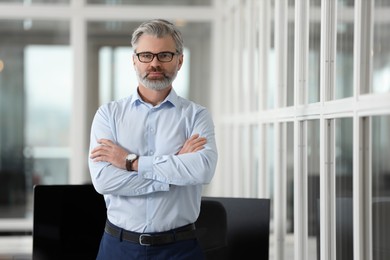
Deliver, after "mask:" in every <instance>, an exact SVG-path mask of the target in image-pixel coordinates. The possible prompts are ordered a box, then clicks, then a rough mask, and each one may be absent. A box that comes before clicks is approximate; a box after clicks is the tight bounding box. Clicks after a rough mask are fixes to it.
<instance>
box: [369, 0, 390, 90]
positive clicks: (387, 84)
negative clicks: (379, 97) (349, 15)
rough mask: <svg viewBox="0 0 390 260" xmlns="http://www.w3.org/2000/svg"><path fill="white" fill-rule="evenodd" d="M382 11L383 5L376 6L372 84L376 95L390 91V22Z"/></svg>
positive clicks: (386, 14)
mask: <svg viewBox="0 0 390 260" xmlns="http://www.w3.org/2000/svg"><path fill="white" fill-rule="evenodd" d="M375 3H377V2H376V1H375ZM381 3H384V2H381ZM382 9H383V8H381V5H376V8H375V11H374V15H373V17H374V39H373V56H372V57H373V61H372V63H373V64H372V66H373V78H372V83H371V84H372V92H374V93H383V92H389V91H390V44H389V42H390V20H389V18H388V12H383V10H382Z"/></svg>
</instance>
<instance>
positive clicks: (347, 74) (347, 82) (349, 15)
mask: <svg viewBox="0 0 390 260" xmlns="http://www.w3.org/2000/svg"><path fill="white" fill-rule="evenodd" d="M353 5H354V3H353V1H349V2H346V1H345V0H338V1H337V28H336V30H337V42H336V80H335V86H334V87H335V89H334V93H335V94H334V95H335V98H336V99H338V98H346V97H351V96H353V37H354V35H353V32H354V19H353V18H354V17H353V15H354V8H353Z"/></svg>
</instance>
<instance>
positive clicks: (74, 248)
mask: <svg viewBox="0 0 390 260" xmlns="http://www.w3.org/2000/svg"><path fill="white" fill-rule="evenodd" d="M33 214H34V216H33V259H34V260H46V259H59V260H61V259H85V260H88V259H95V258H96V255H97V252H98V248H99V244H100V240H101V236H102V234H103V231H104V225H105V221H106V206H105V202H104V199H103V196H102V195H100V194H99V193H97V192H96V191H95V189H94V187H93V186H92V184H86V185H37V186H35V187H34V213H33ZM269 221H270V200H269V199H249V198H230V197H203V198H202V203H201V211H200V215H199V217H198V220H197V221H196V226H197V229H198V230H197V232H198V233H197V234H198V238H199V242H200V245H201V247H202V248H203V250H204V252H205V254H206V257H207V259H212V260H217V259H224V260H226V259H253V258H252V257H253V256H255V259H257V260H261V259H264V260H265V259H267V260H268V254H269Z"/></svg>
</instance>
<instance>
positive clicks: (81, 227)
mask: <svg viewBox="0 0 390 260" xmlns="http://www.w3.org/2000/svg"><path fill="white" fill-rule="evenodd" d="M33 214H34V215H33V259H34V260H46V259H86V260H88V259H91V260H92V259H96V255H97V252H98V248H99V244H100V240H101V236H102V234H103V230H104V225H105V221H106V206H105V203H104V199H103V196H102V195H100V194H99V193H97V192H96V191H95V189H94V188H93V186H92V185H89V184H88V185H37V186H35V187H34V213H33Z"/></svg>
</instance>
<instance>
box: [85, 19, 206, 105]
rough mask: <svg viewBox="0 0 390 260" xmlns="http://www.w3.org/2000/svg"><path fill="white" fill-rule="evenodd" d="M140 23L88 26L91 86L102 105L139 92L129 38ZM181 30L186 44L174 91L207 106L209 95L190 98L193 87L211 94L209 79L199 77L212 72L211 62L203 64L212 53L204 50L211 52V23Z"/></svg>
mask: <svg viewBox="0 0 390 260" xmlns="http://www.w3.org/2000/svg"><path fill="white" fill-rule="evenodd" d="M140 23H141V22H119V21H118V22H115V21H111V22H89V23H88V27H87V28H88V29H87V30H88V39H87V40H88V43H87V44H88V50H89V51H88V64H89V70H88V72H89V77H88V85H89V88H90V89H94V92H96V93H97V94H96V95H98V96H97V97H96V100H100V101H99V104H102V103H106V102H109V101H111V100H117V99H119V98H122V97H125V96H127V95H129V94H131V93H133V92H134V91H135V90H136V88H137V85H138V83H137V78H136V74H135V71H134V68H133V62H132V55H133V50H132V48H131V43H130V40H129V39H130V38H131V33H132V31H133V30H134V29H135V28H136V27H137V26H138V25H139V24H140ZM180 30H181V32H182V34H183V37H184V44H185V47H184V63H183V66H182V68H181V69H180V72H179V73H178V75H177V78H176V80H175V82H174V83H173V86H174V89H175V91H176V92H177V93H178V95H180V96H182V97H184V98H192V99H196V98H198V99H200V100H197V101H198V102H199V103H203V104H204V105H206V104H207V102H208V101H209V100H208V98H209V95H199V97H191V91H190V87H191V86H192V87H194V88H198V89H205V91H206V92H207V91H211V90H210V88H209V85H210V84H209V77H207V76H206V77H198V76H197V75H208V74H209V73H208V72H207V71H208V70H209V69H210V62H204V61H205V60H209V57H210V56H209V51H205V50H204V49H203V48H206V49H207V50H210V48H209V47H208V46H210V24H209V23H188V24H185V25H182V26H181V27H180ZM199 39H202V40H199ZM192 57H198V58H194V59H192ZM190 67H191V68H192V70H191V74H190ZM197 93H198V92H197ZM199 93H202V91H200V92H199ZM202 99H203V100H202Z"/></svg>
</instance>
